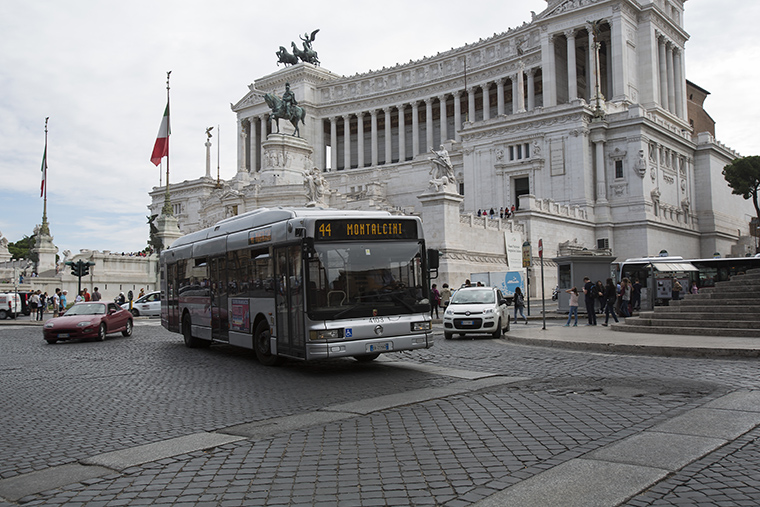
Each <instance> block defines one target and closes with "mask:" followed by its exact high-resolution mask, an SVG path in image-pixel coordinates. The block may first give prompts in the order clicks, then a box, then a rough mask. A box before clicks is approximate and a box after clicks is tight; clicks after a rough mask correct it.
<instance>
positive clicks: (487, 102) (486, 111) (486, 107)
mask: <svg viewBox="0 0 760 507" xmlns="http://www.w3.org/2000/svg"><path fill="white" fill-rule="evenodd" d="M480 88H481V89H482V90H483V121H485V120H490V119H491V95H490V93H489V92H488V88H489V83H483V84H482V85H480Z"/></svg>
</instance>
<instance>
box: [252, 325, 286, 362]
mask: <svg viewBox="0 0 760 507" xmlns="http://www.w3.org/2000/svg"><path fill="white" fill-rule="evenodd" d="M271 337H272V334H271V332H270V331H269V325H268V324H267V323H266V321H264V320H262V321H261V322H259V325H258V326H256V332H254V333H253V347H254V349H256V357H257V358H258V360H259V362H260V363H261V364H263V365H264V366H276V365H278V364H280V363H281V362H282V359H281V358H280V357H278V356H277V355H276V354H272V346H271V345H272V344H271V340H270V338H271Z"/></svg>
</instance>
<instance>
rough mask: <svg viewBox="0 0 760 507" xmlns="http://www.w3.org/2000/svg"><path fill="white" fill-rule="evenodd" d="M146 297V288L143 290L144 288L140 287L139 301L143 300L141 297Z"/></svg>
mask: <svg viewBox="0 0 760 507" xmlns="http://www.w3.org/2000/svg"><path fill="white" fill-rule="evenodd" d="M144 295H145V289H144V288H142V287H140V295H139V296H137V299H140V298H141V297H143V296H144Z"/></svg>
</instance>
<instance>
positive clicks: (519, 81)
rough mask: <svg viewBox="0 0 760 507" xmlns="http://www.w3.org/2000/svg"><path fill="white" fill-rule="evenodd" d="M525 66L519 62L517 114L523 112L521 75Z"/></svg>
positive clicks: (523, 98)
mask: <svg viewBox="0 0 760 507" xmlns="http://www.w3.org/2000/svg"><path fill="white" fill-rule="evenodd" d="M524 68H525V64H523V62H520V71H519V72H518V73H517V112H518V113H524V112H525V77H524V75H523V69H524Z"/></svg>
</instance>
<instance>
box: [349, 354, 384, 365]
mask: <svg viewBox="0 0 760 507" xmlns="http://www.w3.org/2000/svg"><path fill="white" fill-rule="evenodd" d="M378 357H380V354H379V353H377V354H362V355H360V356H354V359H356V360H357V361H359V362H360V363H369V362H370V361H374V360H375V359H377V358H378Z"/></svg>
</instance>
